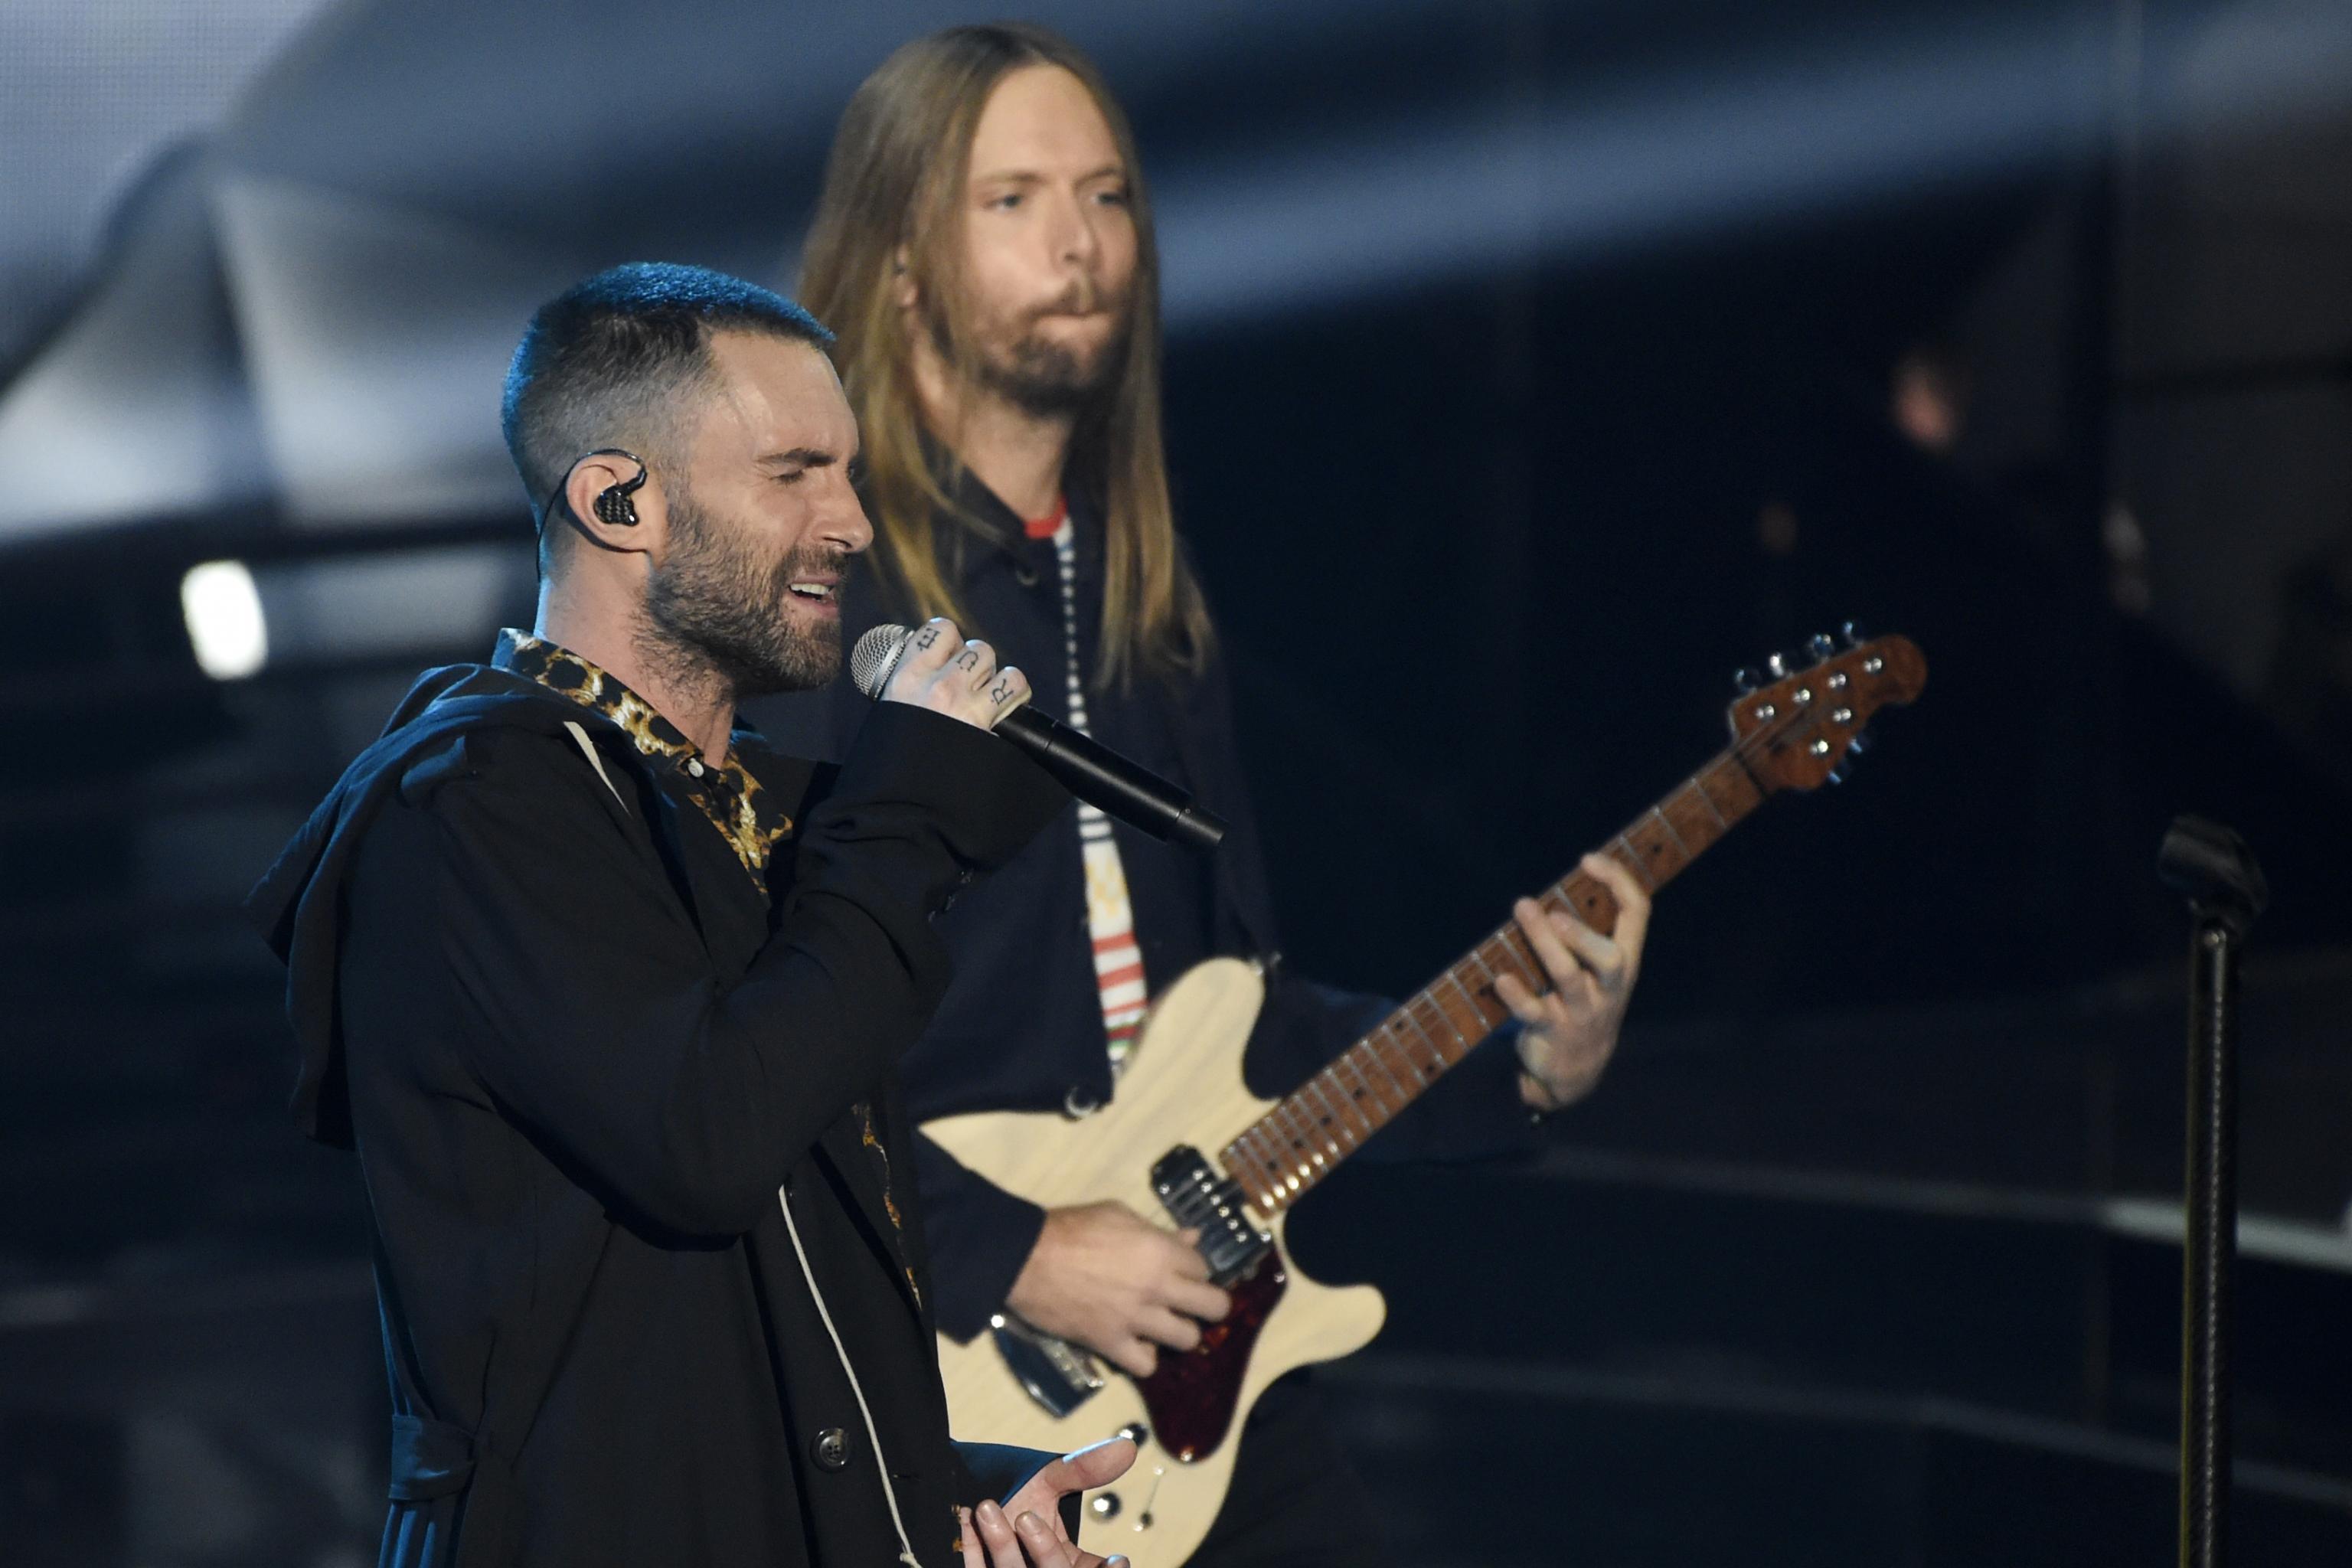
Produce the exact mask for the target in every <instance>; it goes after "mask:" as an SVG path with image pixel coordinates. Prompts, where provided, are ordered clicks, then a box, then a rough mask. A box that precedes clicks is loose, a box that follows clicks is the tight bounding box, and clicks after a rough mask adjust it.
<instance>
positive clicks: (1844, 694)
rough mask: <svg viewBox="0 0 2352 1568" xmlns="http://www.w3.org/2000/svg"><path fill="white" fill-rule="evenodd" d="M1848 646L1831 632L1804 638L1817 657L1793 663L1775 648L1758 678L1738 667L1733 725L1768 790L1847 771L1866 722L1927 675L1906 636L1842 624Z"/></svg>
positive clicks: (1912, 693)
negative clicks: (1862, 632) (1794, 666)
mask: <svg viewBox="0 0 2352 1568" xmlns="http://www.w3.org/2000/svg"><path fill="white" fill-rule="evenodd" d="M1844 642H1845V646H1844V647H1843V649H1842V650H1841V648H1840V647H1839V645H1838V644H1837V643H1835V642H1832V640H1831V639H1830V638H1828V637H1815V638H1813V639H1812V640H1811V642H1809V643H1808V644H1806V645H1805V654H1806V656H1807V657H1810V658H1811V659H1812V661H1813V662H1812V663H1811V664H1810V665H1807V666H1806V667H1805V668H1802V669H1798V670H1794V671H1790V669H1789V668H1788V663H1789V661H1787V660H1784V659H1783V658H1781V657H1780V655H1778V654H1775V655H1773V656H1772V658H1771V659H1770V660H1769V662H1768V663H1767V664H1766V666H1765V671H1766V675H1767V676H1768V677H1769V678H1770V679H1769V684H1765V683H1764V681H1763V679H1761V678H1757V677H1752V676H1750V675H1749V673H1748V671H1746V670H1742V671H1740V678H1739V684H1740V689H1741V694H1740V697H1739V700H1738V701H1736V702H1734V703H1733V704H1732V705H1731V715H1730V717H1731V733H1732V736H1733V739H1734V741H1735V742H1736V743H1737V747H1738V752H1739V757H1740V760H1741V762H1743V763H1746V764H1747V767H1748V773H1751V774H1753V775H1754V777H1755V779H1756V782H1757V784H1759V786H1761V787H1762V788H1763V789H1764V791H1765V793H1767V794H1770V793H1771V792H1772V791H1774V790H1783V789H1814V788H1817V787H1819V786H1820V785H1821V784H1822V782H1823V781H1824V780H1826V781H1828V782H1831V783H1835V782H1837V781H1838V780H1840V779H1841V778H1843V776H1844V764H1845V762H1846V759H1847V758H1848V757H1849V756H1850V755H1851V754H1853V753H1854V752H1860V751H1861V750H1863V748H1864V746H1865V745H1866V744H1867V743H1868V742H1867V741H1866V740H1865V738H1864V734H1863V727H1864V725H1866V724H1868V723H1869V722H1870V720H1871V715H1873V714H1874V713H1876V712H1877V711H1878V710H1880V709H1881V708H1885V707H1888V706H1896V707H1899V706H1901V705H1902V704H1904V703H1906V702H1908V701H1910V700H1912V699H1913V698H1915V697H1916V696H1918V695H1919V689H1920V688H1921V687H1923V686H1925V685H1926V684H1927V657H1926V656H1925V655H1923V654H1922V653H1920V651H1919V647H1918V645H1917V644H1916V643H1914V642H1913V641H1912V640H1911V639H1910V638H1908V637H1872V638H1870V639H1869V640H1867V641H1864V640H1863V638H1862V637H1860V636H1859V635H1858V634H1857V633H1856V632H1855V630H1854V627H1853V623H1851V622H1848V623H1847V625H1846V627H1845V639H1844Z"/></svg>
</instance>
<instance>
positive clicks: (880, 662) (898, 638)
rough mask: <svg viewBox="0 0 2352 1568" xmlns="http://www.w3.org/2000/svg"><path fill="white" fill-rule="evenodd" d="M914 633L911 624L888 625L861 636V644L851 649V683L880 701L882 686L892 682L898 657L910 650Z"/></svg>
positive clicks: (858, 641) (858, 643)
mask: <svg viewBox="0 0 2352 1568" xmlns="http://www.w3.org/2000/svg"><path fill="white" fill-rule="evenodd" d="M914 635H915V633H914V630H913V628H911V627H908V626H887V625H886V626H876V627H875V628H874V629H873V630H872V631H869V632H867V633H866V635H865V636H864V637H859V638H858V639H857V646H856V647H854V648H852V649H850V650H849V679H850V683H851V684H852V685H854V686H856V688H857V689H858V690H860V691H863V692H864V693H866V696H868V697H871V698H873V699H875V700H877V701H879V700H881V697H882V689H883V688H884V687H886V686H887V685H889V684H890V672H891V671H892V670H894V669H896V668H898V656H899V655H900V654H901V653H903V652H905V651H906V648H907V639H908V637H913V636H914Z"/></svg>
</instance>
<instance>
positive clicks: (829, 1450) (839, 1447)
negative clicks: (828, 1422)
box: [809, 1426, 849, 1470]
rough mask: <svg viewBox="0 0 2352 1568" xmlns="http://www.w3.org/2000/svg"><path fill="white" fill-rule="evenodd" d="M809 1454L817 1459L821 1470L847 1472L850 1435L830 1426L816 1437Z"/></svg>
mask: <svg viewBox="0 0 2352 1568" xmlns="http://www.w3.org/2000/svg"><path fill="white" fill-rule="evenodd" d="M809 1452H810V1453H811V1454H812V1455H814V1457H815V1458H816V1462H817V1467H818V1468H820V1469H827V1470H845V1469H847V1468H849V1434H848V1433H846V1432H845V1431H843V1430H842V1429H841V1428H840V1427H838V1426H828V1427H826V1428H825V1429H824V1431H822V1432H820V1433H818V1434H817V1435H816V1441H815V1442H814V1443H811V1444H810V1445H809Z"/></svg>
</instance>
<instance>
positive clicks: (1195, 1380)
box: [1139, 1249, 1290, 1464]
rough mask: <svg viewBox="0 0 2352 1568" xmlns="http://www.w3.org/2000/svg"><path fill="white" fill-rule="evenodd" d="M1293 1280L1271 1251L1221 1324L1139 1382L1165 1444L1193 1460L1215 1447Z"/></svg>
mask: <svg viewBox="0 0 2352 1568" xmlns="http://www.w3.org/2000/svg"><path fill="white" fill-rule="evenodd" d="M1289 1283H1290V1276H1289V1275H1287V1274H1286V1273H1284V1272H1283V1267H1282V1253H1281V1252H1280V1251H1279V1250H1278V1249H1277V1250H1275V1251H1270V1252H1268V1253H1267V1254H1266V1255H1265V1258H1261V1259H1260V1260H1259V1262H1258V1266H1257V1269H1256V1271H1255V1273H1253V1274H1251V1275H1250V1276H1249V1277H1248V1278H1246V1279H1243V1280H1241V1281H1240V1282H1238V1283H1237V1284H1235V1285H1234V1288H1233V1299H1234V1308H1233V1310H1232V1311H1230V1312H1228V1313H1226V1314H1225V1321H1223V1322H1222V1323H1210V1324H1207V1325H1205V1326H1204V1327H1203V1329H1202V1333H1201V1342H1200V1343H1199V1344H1198V1345H1196V1346H1194V1347H1193V1348H1192V1349H1191V1350H1189V1351H1186V1352H1184V1353H1183V1354H1181V1355H1178V1354H1175V1353H1174V1352H1170V1351H1161V1352H1160V1368H1159V1370H1158V1371H1156V1372H1154V1373H1152V1374H1151V1375H1150V1377H1147V1378H1145V1379H1144V1380H1143V1381H1142V1383H1141V1384H1139V1387H1140V1388H1141V1389H1142V1391H1143V1407H1144V1409H1145V1410H1147V1411H1149V1412H1150V1415H1151V1430H1152V1435H1153V1436H1156V1437H1158V1438H1159V1439H1160V1447H1163V1448H1165V1449H1167V1450H1168V1451H1169V1452H1170V1453H1171V1454H1173V1455H1175V1456H1176V1457H1177V1458H1179V1459H1181V1460H1184V1461H1185V1462H1186V1463H1188V1464H1189V1463H1190V1462H1192V1460H1194V1459H1198V1458H1202V1456H1204V1455H1207V1454H1212V1453H1214V1452H1215V1451H1216V1448H1217V1445H1218V1444H1220V1443H1222V1442H1223V1441H1224V1440H1225V1434H1226V1433H1227V1432H1228V1431H1230V1430H1231V1429H1232V1427H1233V1424H1234V1407H1235V1406H1236V1405H1239V1404H1240V1403H1241V1396H1242V1375H1243V1374H1244V1373H1246V1372H1248V1371H1249V1359H1250V1352H1251V1351H1253V1350H1255V1349H1256V1348H1257V1337H1258V1334H1259V1333H1260V1332H1261V1331H1263V1330H1264V1329H1265V1321H1266V1319H1267V1318H1269V1317H1271V1316H1273V1314H1274V1309H1275V1307H1276V1305H1277V1304H1279V1303H1280V1301H1281V1300H1282V1292H1283V1289H1284V1288H1285V1287H1286V1286H1287V1285H1288V1284H1289Z"/></svg>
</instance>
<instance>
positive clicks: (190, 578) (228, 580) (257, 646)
mask: <svg viewBox="0 0 2352 1568" xmlns="http://www.w3.org/2000/svg"><path fill="white" fill-rule="evenodd" d="M180 609H181V612H182V613H183V614H184V615H185V616H186V617H187V621H188V641H189V643H190V644H191V645H193V646H194V648H195V652H196V664H197V667H198V668H201V669H202V670H203V671H204V672H205V674H206V675H209V676H211V677H212V678H213V679H215V680H242V679H245V678H246V677H247V676H248V675H252V674H254V673H256V672H257V671H258V670H259V669H260V668H261V667H262V665H263V664H264V663H266V662H267V661H268V658H269V624H268V621H267V620H265V619H264V618H263V616H262V614H261V595H260V593H259V591H258V590H257V589H256V588H255V587H254V585H253V574H252V573H250V572H248V571H247V570H246V568H245V563H244V562H242V561H206V562H204V563H201V564H199V565H195V566H191V567H189V568H188V574H187V575H186V576H185V577H183V578H181V579H180Z"/></svg>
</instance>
